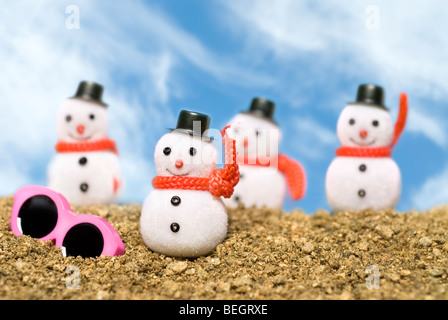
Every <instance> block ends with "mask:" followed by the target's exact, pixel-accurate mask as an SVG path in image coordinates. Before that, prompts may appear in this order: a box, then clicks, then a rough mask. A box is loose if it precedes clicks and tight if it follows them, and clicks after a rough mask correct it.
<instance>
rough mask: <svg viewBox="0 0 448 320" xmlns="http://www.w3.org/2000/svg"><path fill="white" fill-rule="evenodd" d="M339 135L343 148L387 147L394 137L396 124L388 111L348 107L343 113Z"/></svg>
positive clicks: (339, 120)
mask: <svg viewBox="0 0 448 320" xmlns="http://www.w3.org/2000/svg"><path fill="white" fill-rule="evenodd" d="M337 135H338V137H339V140H340V141H341V143H342V145H343V146H349V147H387V146H390V144H391V142H392V139H393V135H394V124H393V121H392V117H391V116H390V113H389V112H388V111H387V110H383V109H380V108H377V107H370V106H363V105H348V106H346V107H345V108H344V110H343V111H342V112H341V115H340V116H339V119H338V124H337Z"/></svg>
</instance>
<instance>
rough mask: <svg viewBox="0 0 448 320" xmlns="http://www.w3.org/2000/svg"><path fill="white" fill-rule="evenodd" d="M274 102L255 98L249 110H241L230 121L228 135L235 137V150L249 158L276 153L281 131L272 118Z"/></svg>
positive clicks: (270, 156)
mask: <svg viewBox="0 0 448 320" xmlns="http://www.w3.org/2000/svg"><path fill="white" fill-rule="evenodd" d="M274 110H275V104H274V103H272V102H271V101H269V100H266V99H262V98H255V99H253V101H252V105H251V107H250V110H249V112H241V113H239V114H237V115H236V116H235V117H234V118H233V119H232V120H231V121H230V130H229V137H231V138H233V139H235V148H236V152H237V154H238V155H240V156H246V157H248V158H249V159H250V158H272V157H276V156H277V155H278V149H279V145H280V140H281V132H280V130H279V128H278V126H277V124H276V123H275V122H274V121H273V120H272V116H273V113H274Z"/></svg>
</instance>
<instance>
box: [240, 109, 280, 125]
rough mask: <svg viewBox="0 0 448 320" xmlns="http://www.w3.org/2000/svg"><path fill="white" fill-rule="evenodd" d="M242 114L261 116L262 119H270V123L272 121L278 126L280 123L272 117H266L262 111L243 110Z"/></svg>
mask: <svg viewBox="0 0 448 320" xmlns="http://www.w3.org/2000/svg"><path fill="white" fill-rule="evenodd" d="M240 114H247V115H250V116H254V117H257V118H260V119H262V120H266V121H268V122H270V123H272V124H274V125H276V126H277V127H278V123H277V122H275V121H274V120H273V119H272V118H268V117H266V116H265V115H264V114H262V113H261V112H254V111H241V112H240Z"/></svg>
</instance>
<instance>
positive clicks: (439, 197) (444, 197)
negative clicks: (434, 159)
mask: <svg viewBox="0 0 448 320" xmlns="http://www.w3.org/2000/svg"><path fill="white" fill-rule="evenodd" d="M447 181H448V166H446V167H445V168H444V169H443V170H442V171H441V172H439V173H437V174H436V175H434V176H432V177H430V178H428V179H427V180H426V181H425V183H424V184H423V185H422V186H421V187H420V189H419V190H417V191H416V192H414V194H413V196H412V203H413V204H414V205H415V207H416V208H417V209H419V210H426V209H430V208H432V207H433V206H436V205H440V204H448V183H447Z"/></svg>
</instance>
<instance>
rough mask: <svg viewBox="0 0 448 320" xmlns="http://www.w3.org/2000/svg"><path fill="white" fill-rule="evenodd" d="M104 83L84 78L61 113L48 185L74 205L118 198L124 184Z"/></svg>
mask: <svg viewBox="0 0 448 320" xmlns="http://www.w3.org/2000/svg"><path fill="white" fill-rule="evenodd" d="M103 90H104V89H103V87H102V86H101V85H99V84H97V83H94V82H88V81H82V82H81V83H80V84H79V86H78V90H77V92H76V95H75V96H74V97H72V98H69V99H67V100H65V101H64V102H63V103H62V105H61V107H60V109H59V113H58V116H57V132H58V143H57V144H56V147H55V149H56V151H57V154H56V155H55V156H54V157H53V159H52V161H51V162H50V164H49V166H48V172H47V174H48V177H47V178H48V187H49V188H50V189H53V190H55V191H57V192H59V193H61V194H63V195H64V196H65V197H66V198H67V200H68V201H69V202H70V203H72V204H74V205H101V204H109V203H112V202H115V201H116V200H117V198H118V197H119V194H120V191H121V185H122V182H121V181H122V178H121V169H120V163H119V158H118V151H117V148H116V145H115V142H114V141H113V140H111V139H109V138H108V134H107V130H108V119H107V105H106V104H105V103H104V102H103V101H102V100H101V99H102V95H103Z"/></svg>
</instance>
